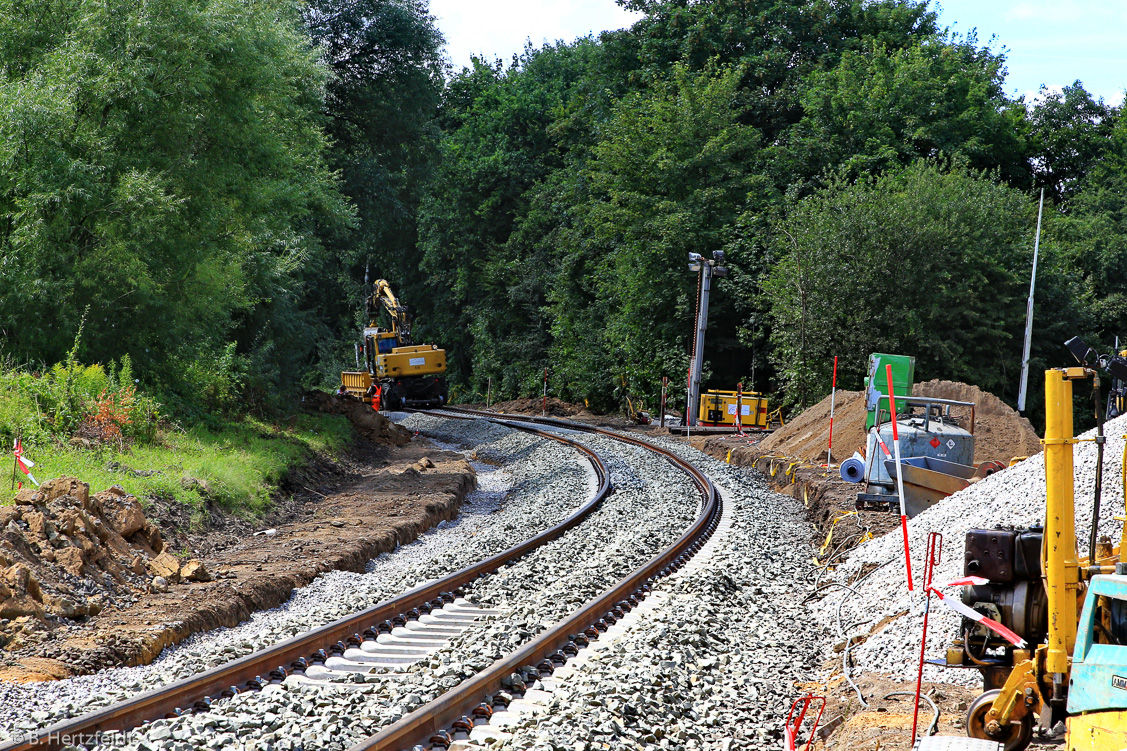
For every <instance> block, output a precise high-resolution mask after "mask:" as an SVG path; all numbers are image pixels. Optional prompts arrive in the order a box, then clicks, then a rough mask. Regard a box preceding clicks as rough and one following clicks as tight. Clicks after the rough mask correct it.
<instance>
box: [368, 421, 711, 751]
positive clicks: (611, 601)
mask: <svg viewBox="0 0 1127 751" xmlns="http://www.w3.org/2000/svg"><path fill="white" fill-rule="evenodd" d="M445 410H449V411H452V412H455V413H457V414H459V415H473V416H475V417H482V418H486V419H498V418H505V419H507V420H513V421H522V422H533V423H535V424H539V425H549V426H552V427H557V428H566V429H567V430H572V431H582V432H588V433H595V434H599V435H604V436H608V437H610V438H613V439H614V440H617V441H622V442H624V443H627V444H631V445H635V446H640V447H643V448H645V449H647V450H650V451H654V452H655V453H657V454H659V455H661V456H663V457H664V458H665V459H666V460H668V461H669V462H670V463H672V464H673V465H674V466H676V467H678V468H679V469H681V470H683V471H684V472H686V473H687V474H688V475H689V476H690V478H692V480H693V482H694V484H696V486H697V488H698V489H699V490H700V492H701V495H702V500H703V503H702V504H701V512H700V514H699V516H698V517H697V519H696V521H695V522H694V523H693V525H692V526H691V527H690V528H689V529H688V530H687V531H686V532H685V533H684V534H682V536H681V537H680V538H679V539H678V540H677V541H676V542H674V543H673V544H672V545H670V546H668V547H667V548H666V549H665V550H663V551H662V552H661V553H659V554H658V555H656V556H654V557H653V558H651V559H650V560H649V561H648V562H647V563H646V564H645V565H643V566H642V567H641V568H639V569H637V570H635V571H634V572H633V573H631V574H630V575H629V576H627V577H626V578H625V579H623V580H621V581H620V582H618V583H617V584H615V585H614V586H613V587H611V588H610V589H608V590H607V591H606V592H604V593H603V594H602V595H599V596H598V597H596V598H594V599H592V600H590V601H588V602H587V603H586V604H585V605H583V606H582V607H581V608H580V609H579V610H577V611H576V612H574V613H572V614H571V615H569V616H568V617H567V618H565V619H564V620H562V621H560V622H559V623H557V624H556V625H555V626H553V627H552V628H550V629H548V630H547V631H545V632H543V633H542V634H540V635H539V636H537V637H536V638H535V639H533V640H532V641H530V642H528V643H527V644H525V645H523V646H522V647H520V648H519V649H517V650H516V651H514V652H512V653H510V654H509V655H507V656H505V657H502V658H501V659H500V660H497V661H496V662H495V663H493V665H491V666H490V667H488V668H486V669H485V670H483V671H481V672H479V673H477V674H476V675H475V676H473V677H472V678H469V679H468V680H466V681H463V682H462V683H461V684H459V685H458V686H456V687H454V688H453V689H451V690H450V691H447V692H446V693H444V694H442V695H441V696H439V697H437V698H436V699H434V700H433V701H431V702H429V703H427V704H424V705H423V706H422V707H420V708H418V709H416V710H415V711H414V712H412V713H411V714H409V715H407V716H406V717H403V718H402V719H400V720H399V721H397V722H396V723H394V724H392V725H389V726H388V727H386V728H384V729H383V730H381V731H380V732H379V733H377V734H376V735H373V736H371V737H369V738H367V739H365V740H364V741H361V742H360V743H358V744H356V745H354V746H352V747H351V749H349V751H399V750H400V749H410V748H414V747H416V746H420V745H421V746H424V747H425V746H426V745H428V744H430V743H434V744H435V745H436V746H438V747H440V748H444V747H446V746H447V745H448V744H449V743H450V742H451V741H452V740H453V738H452V736H450V735H449V734H448V733H446V732H445V729H446V728H449V727H451V726H452V724H453V723H454V722H457V721H461V722H462V724H463V728H464V727H465V725H466V722H465V721H466V720H470V722H472V720H471V719H470V715H471V714H474V710H475V709H476V708H478V707H479V703H480V702H481V701H482V699H483V698H484V697H485V696H487V695H496V694H497V693H498V692H500V691H503V690H504V684H503V682H502V681H503V680H504V679H507V678H508V677H509V676H511V675H512V674H513V673H514V672H515V671H517V670H518V669H519V668H521V667H523V666H529V665H531V666H537V667H541V668H550V667H551V666H552V662H551V661H550V660H548V658H549V657H551V658H554V659H556V660H560V659H566V656H565V655H564V652H563V650H564V648H565V647H568V646H569V645H570V647H571V648H572V651H574V648H575V647H576V645H575V644H574V642H573V639H572V636H571V635H573V634H576V633H583V632H584V631H585V630H586V629H588V628H590V627H591V626H593V625H594V626H598V625H602V626H603V629H597V630H604V629H605V626H606V621H608V620H609V621H610V622H611V623H614V622H615V620H616V619H617V618H618V617H621V615H622V611H621V610H618V609H617V608H618V607H619V605H620V604H621V603H622V602H623V601H628V598H631V597H634V598H635V601H636V600H637V599H640V597H642V596H644V595H645V592H646V591H648V584H649V582H651V581H652V580H654V579H656V578H657V577H659V576H666V575H668V574H671V573H673V572H674V571H676V570H677V569H678V568H680V567H681V566H682V565H683V564H684V563H685V562H686V561H688V559H689V558H691V557H692V555H693V554H695V553H696V552H697V551H698V550H699V549H700V547H701V546H702V545H703V544H704V542H705V541H706V540H707V539H708V537H709V536H711V534H712V532H713V531H715V529H716V526H717V524H718V523H719V519H720V513H721V508H722V506H721V499H720V496H719V494H718V493H717V492H716V488H715V486H713V484H712V482H711V481H710V480H709V479H708V477H707V476H705V474H704V473H703V472H701V471H700V470H699V469H697V468H696V467H694V466H693V465H692V464H690V463H689V462H687V461H685V460H684V459H681V458H680V457H679V456H677V455H676V454H675V453H673V452H672V451H670V450H669V449H665V448H662V447H660V446H655V445H653V444H651V443H649V442H647V441H643V440H640V439H637V438H632V437H630V436H625V435H621V434H619V433H616V432H613V431H610V430H605V429H603V428H599V427H596V426H591V425H585V424H583V423H575V422H570V421H565V420H556V419H553V418H546V417H532V418H527V417H524V416H523V415H496V414H493V413H488V412H477V411H473V410H465V409H456V408H445ZM427 414H434V415H435V416H440V417H450V415H444V414H441V413H433V412H428V413H427ZM588 633H591V632H588Z"/></svg>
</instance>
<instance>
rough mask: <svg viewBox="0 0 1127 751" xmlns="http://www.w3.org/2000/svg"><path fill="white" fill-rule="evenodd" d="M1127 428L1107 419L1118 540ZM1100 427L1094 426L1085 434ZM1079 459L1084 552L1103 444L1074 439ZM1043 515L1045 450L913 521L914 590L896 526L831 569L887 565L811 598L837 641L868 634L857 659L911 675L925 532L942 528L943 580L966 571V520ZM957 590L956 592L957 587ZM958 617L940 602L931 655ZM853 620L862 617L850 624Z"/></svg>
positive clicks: (1110, 521) (951, 673) (984, 524)
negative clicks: (907, 580)
mask: <svg viewBox="0 0 1127 751" xmlns="http://www.w3.org/2000/svg"><path fill="white" fill-rule="evenodd" d="M1125 431H1127V416H1123V417H1119V418H1116V419H1114V420H1110V421H1109V422H1108V423H1107V424H1106V425H1105V428H1104V432H1105V434H1106V435H1107V446H1106V448H1105V453H1104V475H1103V492H1102V500H1101V512H1100V525H1099V530H1100V533H1101V534H1104V535H1108V536H1110V537H1111V538H1112V539H1113V540H1118V536H1119V534H1120V529H1121V524H1122V523H1121V522H1119V521H1117V520H1116V519H1115V518H1114V517H1116V516H1120V517H1121V516H1123V509H1124V506H1123V484H1122V480H1121V473H1120V458H1121V457H1122V456H1123V449H1124V438H1123V434H1124V432H1125ZM1094 436H1095V430H1094V429H1093V430H1090V431H1088V432H1087V433H1084V434H1083V435H1082V436H1081V438H1092V437H1094ZM1074 461H1075V493H1076V529H1077V537H1078V538H1079V539H1078V548H1079V551H1080V554H1081V555H1085V554H1086V552H1087V547H1088V544H1087V539H1088V530H1089V528H1090V525H1091V518H1092V517H1091V512H1092V494H1093V488H1094V484H1095V471H1096V445H1095V444H1094V443H1091V442H1088V443H1078V444H1076V445H1075V446H1074ZM1044 516H1045V465H1044V455H1043V454H1038V455H1036V456H1033V457H1030V458H1029V459H1027V460H1025V461H1023V462H1021V463H1019V464H1017V465H1015V466H1014V467H1011V468H1009V469H1007V470H1005V471H1003V472H999V473H997V474H994V475H991V476H990V477H987V478H986V479H985V480H982V481H981V482H978V483H975V484H974V485H971V486H970V487H968V488H966V489H965V490H962V491H960V492H958V493H956V494H954V495H952V496H950V497H948V498H946V499H944V500H943V501H941V502H940V503H938V504H936V505H935V506H933V507H932V508H930V509H928V510H926V511H924V512H923V513H922V514H920V515H919V516H917V517H915V518H914V519H911V520H910V521H909V522H908V537H909V541H910V544H911V548H912V571H913V574H914V575H915V582H916V587H917V591H916V593H915V594H914V595H912V596H911V597H910V596H909V594H908V591H907V587H906V583H905V571H904V563H903V557H904V553H903V542H902V536H901V533H900V531H899V530H896V531H894V532H891V533H889V534H886V535H884V536H882V537H879V538H877V539H874V540H871V541H870V542H867V543H865V544H863V545H860V546H858V547H857V548H856V549H854V550H853V552H852V553H851V554H850V556H849V558H848V559H847V561H846V562H845V563H844V564H843V565H842V566H840V567H839V568H838V569H837V570H836V571H835V572H833V574H832V576H831V577H827V579H829V580H832V581H833V582H837V583H842V584H852V583H853V582H856V581H857V580H858V578H859V577H860V576H862V575H863V574H865V573H868V572H869V571H870V570H871V569H872V567H873V565H874V564H878V565H879V564H887V565H884V566H883V567H882V568H881V569H879V570H877V571H875V572H873V573H872V574H871V575H870V576H868V578H866V579H864V581H863V582H861V583H860V584H859V585H856V586H854V587H853V589H854V590H855V592H853V593H850V592H847V591H845V590H843V589H841V588H832V589H828V590H826V595H827V596H826V597H824V598H823V599H822V600H820V601H818V602H817V603H815V604H814V605H813V606H812V608H813V612H814V613H815V615H816V616H817V617H818V618H819V620H820V621H821V622H822V623H823V624H824V630H825V633H826V634H827V637H828V641H829V643H830V644H832V643H835V642H844V641H845V636H846V635H847V634H848V635H855V634H862V635H866V636H867V638H866V640H865V642H864V643H863V644H861V645H859V646H857V647H855V648H853V649H852V651H851V654H852V656H853V658H854V662H855V664H856V665H857V667H858V668H859V669H861V670H866V671H872V672H879V673H885V674H889V675H893V676H895V677H898V678H911V677H914V676H915V671H916V664H917V660H918V659H919V644H920V633H921V628H922V615H923V602H924V599H923V597H922V595H920V594H919V587H920V586H921V585H922V577H923V555H924V549H925V546H926V544H927V535H928V533H930V532H940V533H942V534H943V540H944V551H943V558H942V561H941V563H940V565H939V567H938V570H937V572H936V575H935V581H936V583H937V584H942V583H944V582H947V581H951V580H952V579H955V578H958V577H960V576H962V574H963V550H964V546H965V540H966V532H967V531H968V530H970V529H976V528H987V529H988V528H991V527H998V526H1027V525H1034V524H1043V522H1044ZM950 591H951V592H952V594H956V592H955V591H954V590H950ZM843 593H844V594H843ZM843 598H844V600H843ZM933 600H934V598H933ZM839 604H840V607H839ZM839 613H840V618H839V617H838V614H839ZM959 623H960V619H959V617H958V616H957V615H956V614H955V613H954V612H953V611H951V610H950V609H948V608H945V607H944V606H943V605H941V604H938V603H935V607H934V608H932V614H931V620H930V623H929V626H928V630H929V634H928V650H927V652H928V657H929V658H942V657H943V654H944V649H945V647H946V645H947V643H948V642H949V641H950V640H951V639H953V638H955V637H956V636H957V631H958V627H959ZM851 624H857V625H855V626H854V627H852V628H851V627H850V625H851ZM875 624H881V626H880V628H879V629H873V630H874V631H875V633H874V632H872V631H870V629H872V628H873V626H874V625H875ZM924 675H925V677H926V678H928V679H929V680H937V681H947V682H952V683H970V682H975V681H977V680H978V673H977V672H975V671H960V670H946V669H940V668H934V667H927V668H925V674H924Z"/></svg>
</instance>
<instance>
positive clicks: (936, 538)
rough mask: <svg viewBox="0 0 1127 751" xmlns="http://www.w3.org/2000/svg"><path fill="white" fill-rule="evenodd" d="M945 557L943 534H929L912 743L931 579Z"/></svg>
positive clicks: (914, 733)
mask: <svg viewBox="0 0 1127 751" xmlns="http://www.w3.org/2000/svg"><path fill="white" fill-rule="evenodd" d="M942 558H943V535H941V534H939V533H938V532H932V533H930V534H929V535H928V536H927V554H926V556H925V557H924V592H925V593H926V594H927V600H926V601H925V602H924V633H923V637H922V638H921V639H920V665H919V669H918V670H917V671H916V706H915V709H913V710H912V743H915V742H916V728H917V727H919V720H920V692H921V690H922V689H923V681H924V651H925V650H926V649H927V617H928V615H929V614H930V613H931V579H932V577H933V576H935V567H936V566H938V565H939V561H940V560H941V559H942Z"/></svg>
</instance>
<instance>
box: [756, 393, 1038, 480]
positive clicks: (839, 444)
mask: <svg viewBox="0 0 1127 751" xmlns="http://www.w3.org/2000/svg"><path fill="white" fill-rule="evenodd" d="M912 393H913V394H914V395H916V396H932V397H935V398H937V399H954V400H956V401H964V402H974V403H975V404H976V407H975V430H974V434H975V448H974V460H975V462H984V461H1000V462H1008V461H1009V460H1010V459H1011V458H1013V457H1015V456H1031V455H1033V454H1036V453H1038V452H1039V451H1040V450H1041V444H1040V442H1039V441H1038V439H1037V434H1036V433H1035V432H1034V430H1033V426H1032V425H1031V424H1030V423H1029V420H1027V419H1025V418H1024V417H1022V416H1020V415H1019V414H1018V413H1017V412H1015V411H1014V410H1013V409H1011V408H1010V407H1009V406H1008V405H1007V404H1006V403H1005V402H1003V401H1002V400H1001V399H999V398H998V397H996V396H994V395H993V394H991V393H988V392H986V391H983V390H982V389H980V388H978V387H977V386H971V385H969V384H966V383H956V382H954V381H939V380H932V381H927V382H926V383H917V384H916V385H915V387H914V389H913V391H912ZM954 414H956V416H959V415H958V408H956V409H955V410H954ZM968 416H969V415H968ZM829 432H830V397H828V396H827V397H826V398H825V399H823V400H822V401H820V402H818V403H817V404H815V405H814V406H813V407H810V408H809V409H807V410H805V411H804V412H802V413H801V414H800V415H798V416H797V417H795V418H794V419H793V420H790V421H788V422H787V424H786V425H784V426H783V427H782V428H779V429H778V430H776V431H775V432H774V433H772V434H771V435H770V436H769V437H768V438H766V439H764V440H763V441H762V442H761V443H760V444H759V445H758V446H757V449H758V450H759V452H760V453H775V454H782V455H784V456H789V457H793V458H795V459H805V460H807V461H812V462H818V461H821V462H824V461H825V460H826V443H827V441H828V440H829ZM864 443H865V395H864V393H863V392H861V391H839V392H837V404H836V408H835V411H834V456H835V457H836V459H837V460H838V461H840V460H842V459H845V458H847V457H848V456H850V455H851V454H852V453H853V452H854V451H857V450H862V447H863V446H864Z"/></svg>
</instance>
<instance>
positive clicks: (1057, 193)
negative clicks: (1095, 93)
mask: <svg viewBox="0 0 1127 751" xmlns="http://www.w3.org/2000/svg"><path fill="white" fill-rule="evenodd" d="M1120 109H1121V108H1120ZM1117 115H1118V110H1117V108H1115V107H1111V106H1110V105H1108V104H1106V103H1105V102H1104V101H1103V99H1098V100H1097V99H1092V95H1091V94H1089V93H1088V92H1087V91H1085V90H1084V86H1083V85H1082V84H1081V83H1080V82H1079V81H1076V82H1075V83H1073V84H1072V85H1071V86H1065V87H1064V88H1063V90H1062V91H1060V92H1056V91H1049V90H1048V89H1046V88H1044V87H1042V88H1041V96H1040V98H1039V99H1038V101H1037V102H1036V103H1035V104H1034V105H1033V107H1032V108H1031V110H1030V112H1029V122H1030V131H1031V134H1030V135H1031V138H1032V140H1033V144H1032V150H1033V154H1034V163H1035V173H1036V179H1037V185H1038V186H1044V187H1045V188H1046V190H1047V192H1048V195H1049V199H1050V200H1051V201H1052V202H1053V203H1056V204H1058V205H1064V204H1067V203H1068V201H1069V199H1070V198H1072V196H1073V195H1075V193H1076V191H1077V190H1078V189H1079V188H1080V187H1081V185H1082V183H1083V180H1084V178H1085V177H1086V176H1087V174H1088V173H1089V171H1091V169H1092V168H1093V167H1095V166H1096V165H1097V164H1098V163H1099V162H1100V161H1101V160H1102V159H1104V157H1105V156H1107V157H1111V158H1114V157H1113V156H1112V154H1111V153H1110V152H1111V150H1112V149H1113V148H1114V146H1115V144H1114V143H1113V141H1112V132H1113V128H1114V127H1115V124H1116V122H1117Z"/></svg>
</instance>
